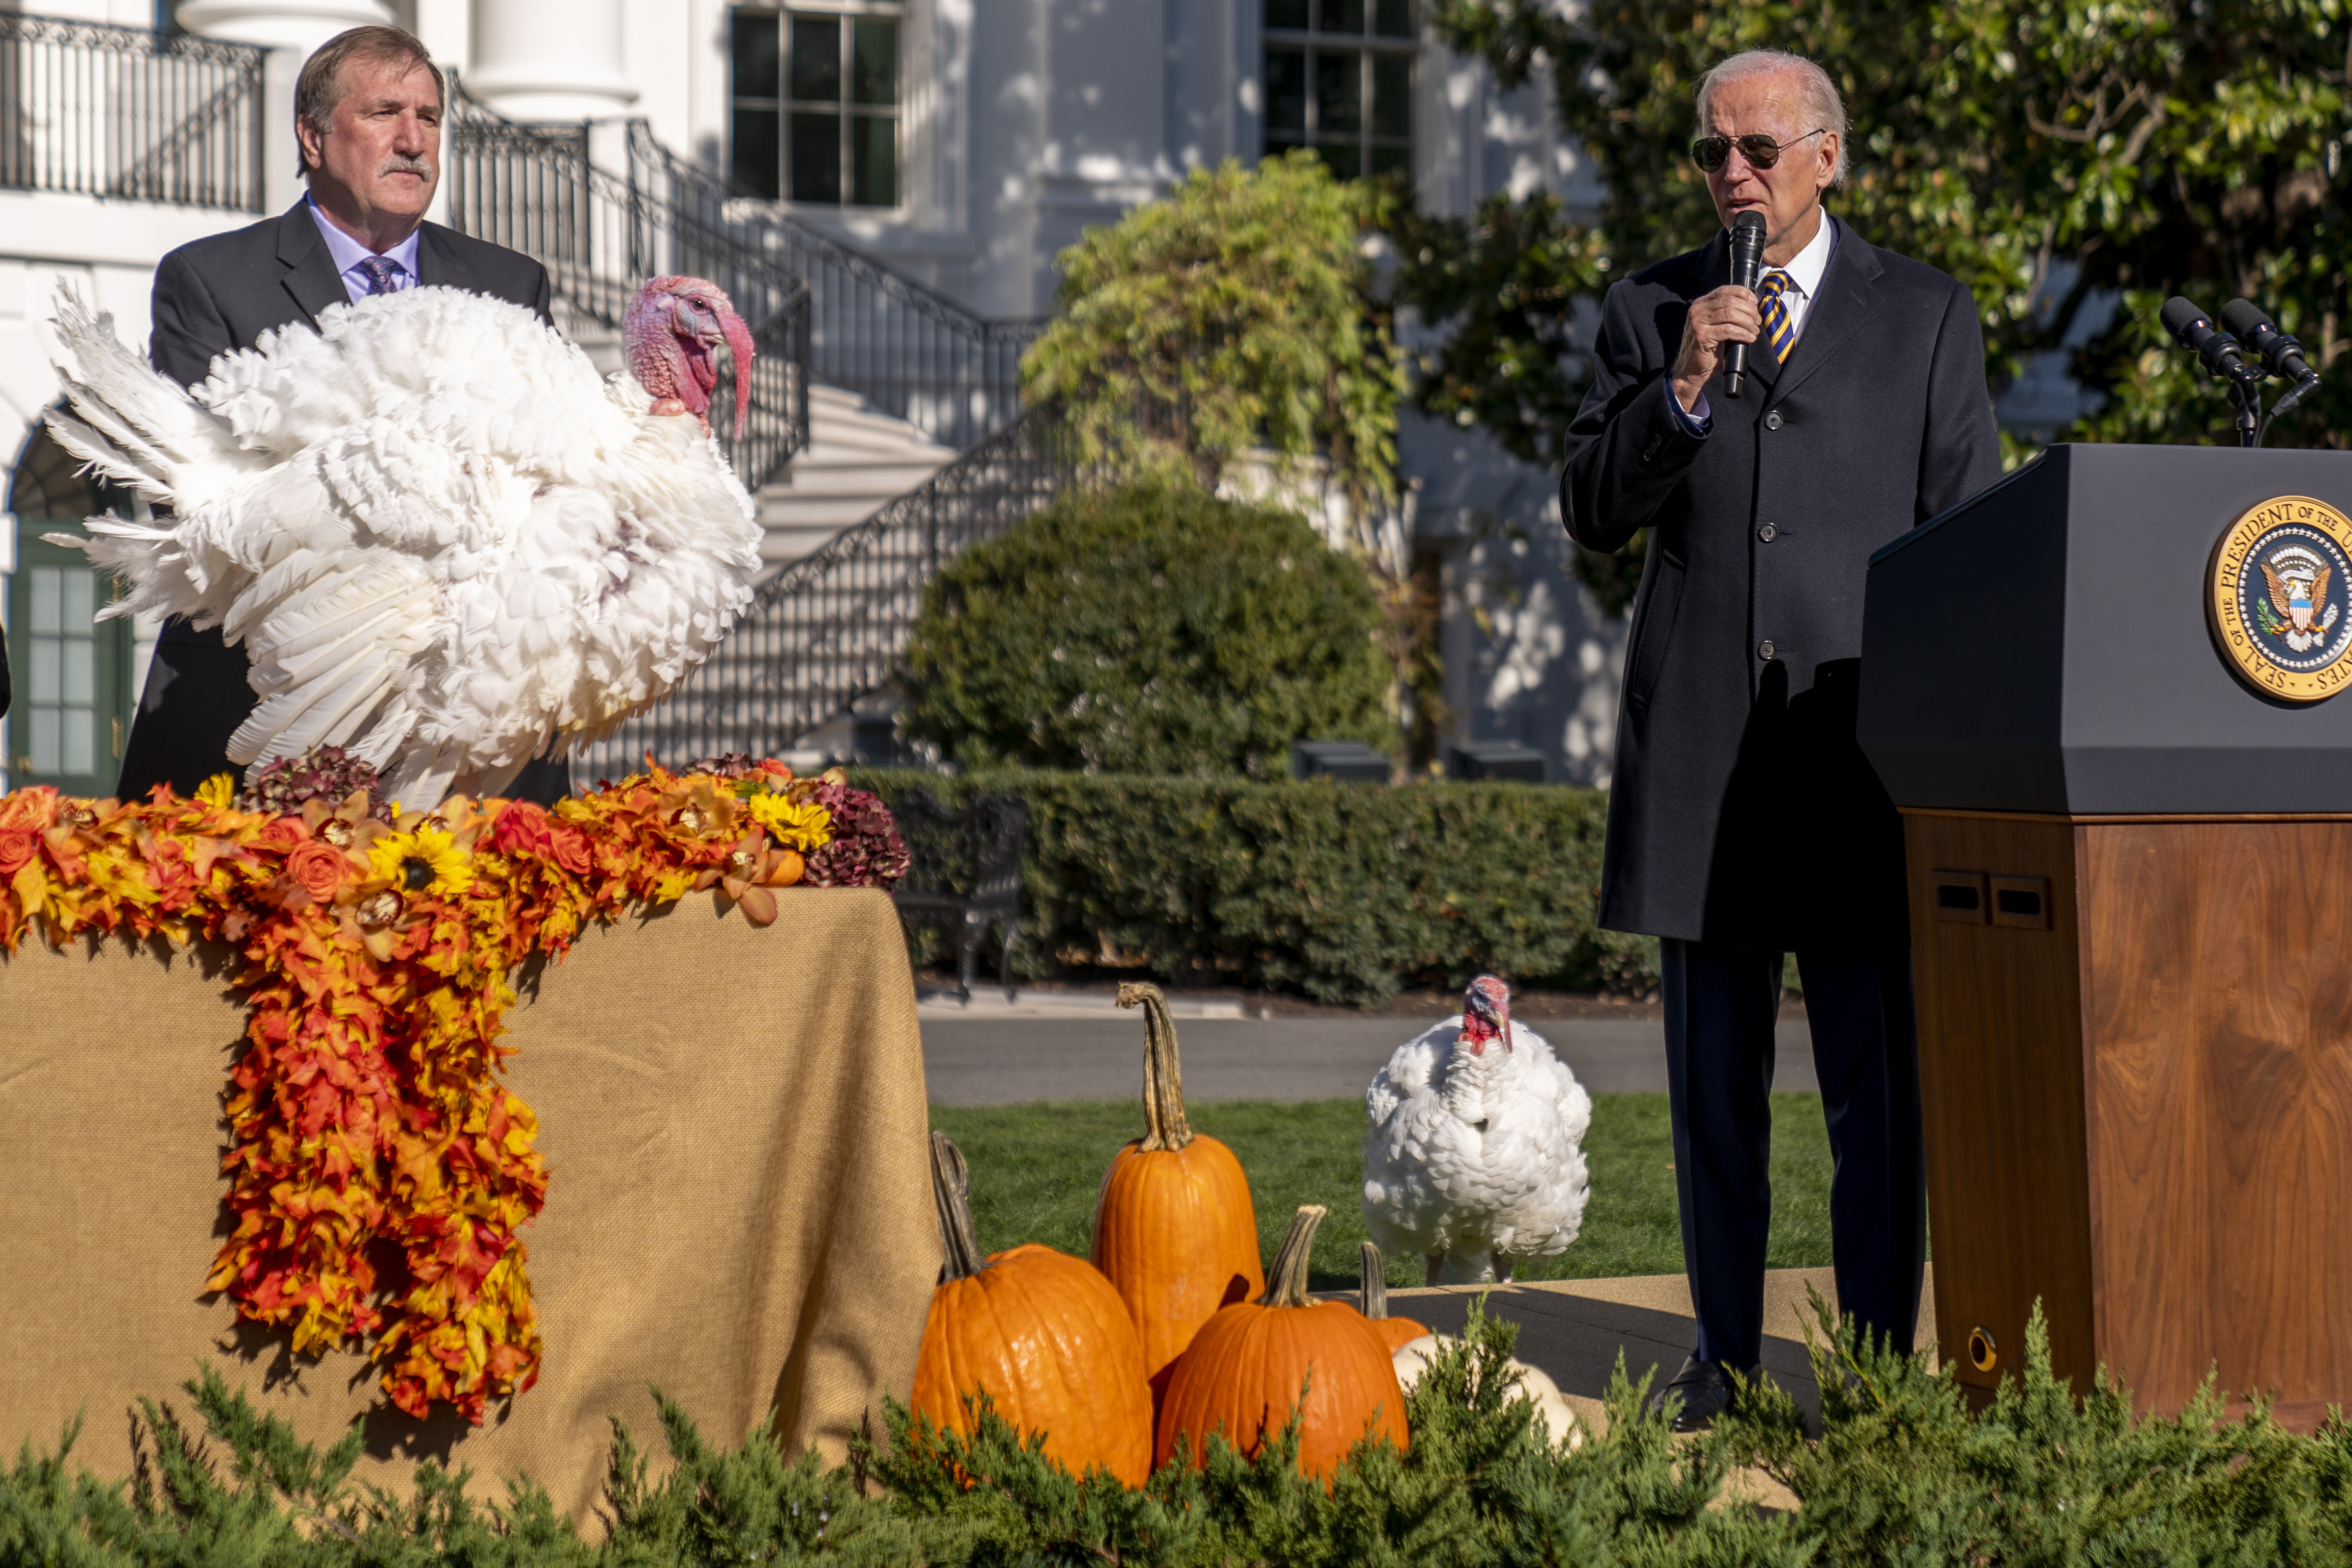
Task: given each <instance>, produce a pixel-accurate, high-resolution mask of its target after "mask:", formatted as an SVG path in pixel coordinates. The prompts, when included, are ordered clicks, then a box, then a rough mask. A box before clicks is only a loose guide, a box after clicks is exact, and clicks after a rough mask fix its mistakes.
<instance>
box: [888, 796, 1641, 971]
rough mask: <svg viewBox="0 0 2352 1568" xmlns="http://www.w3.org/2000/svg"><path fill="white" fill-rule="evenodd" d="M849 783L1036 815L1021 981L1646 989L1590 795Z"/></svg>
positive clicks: (1604, 810) (1604, 805)
mask: <svg viewBox="0 0 2352 1568" xmlns="http://www.w3.org/2000/svg"><path fill="white" fill-rule="evenodd" d="M854 776H855V777H856V781H857V783H858V784H860V785H861V786H862V787H864V788H866V789H871V790H873V791H875V792H876V793H877V794H878V795H881V796H882V798H883V799H884V800H886V801H887V802H889V803H891V804H892V805H897V804H898V802H900V801H902V800H904V799H905V798H906V795H907V792H908V791H909V790H915V789H925V790H929V791H930V792H932V794H933V795H936V796H938V797H939V798H940V799H941V800H942V801H943V802H944V803H945V804H947V805H962V804H963V803H964V802H966V801H968V800H970V799H971V797H972V796H973V795H982V794H992V793H1000V792H1001V793H1007V794H1017V795H1020V796H1021V797H1022V798H1023V799H1024V800H1025V801H1026V802H1027V803H1028V806H1029V836H1028V844H1027V859H1026V861H1025V863H1024V865H1023V867H1022V875H1021V881H1022V914H1023V924H1022V940H1021V945H1020V946H1019V947H1017V948H1015V949H1014V961H1015V963H1016V964H1018V965H1019V966H1020V967H1021V972H1022V973H1024V974H1028V975H1033V976H1034V975H1038V974H1042V973H1046V965H1047V964H1048V963H1061V964H1065V965H1071V966H1084V965H1087V964H1097V963H1098V964H1102V965H1104V966H1106V967H1128V966H1132V967H1143V968H1148V969H1149V970H1150V973H1154V974H1158V975H1160V976H1161V977H1163V978H1167V979H1171V980H1173V981H1176V982H1178V983H1182V982H1184V981H1188V980H1189V981H1192V982H1193V983H1195V984H1197V983H1199V982H1200V981H1201V980H1202V979H1203V978H1207V977H1212V976H1213V977H1215V978H1217V979H1218V980H1219V981H1221V982H1223V983H1227V984H1234V983H1238V984H1248V985H1260V986H1266V987H1269V988H1273V989H1277V990H1289V991H1300V992H1304V993H1305V994H1307V995H1309V996H1312V997H1314V998H1315V999H1316V1000H1317V1001H1319V1002H1350V1003H1360V1004H1364V1005H1370V1004H1373V1003H1379V1002H1384V1001H1386V1000H1387V999H1388V998H1389V997H1391V996H1393V995H1395V994H1396V992H1397V988H1398V987H1399V986H1400V985H1401V984H1425V985H1442V986H1444V987H1445V988H1447V989H1449V990H1458V989H1459V988H1460V987H1461V986H1463V985H1465V984H1468V983H1469V981H1470V980H1471V979H1472V977H1473V976H1475V975H1477V974H1481V973H1496V974H1500V975H1503V976H1505V977H1506V978H1508V979H1511V980H1513V981H1517V982H1519V983H1521V984H1546V985H1559V986H1562V987H1565V988H1567V989H1570V990H1577V991H1591V990H1596V989H1599V990H1608V991H1613V992H1619V993H1631V994H1636V995H1640V994H1647V993H1648V992H1650V991H1652V990H1653V989H1654V988H1655V987H1656V984H1657V977H1658V967H1657V965H1658V957H1657V953H1658V948H1657V942H1655V941H1654V939H1652V938H1650V937H1644V936H1628V935H1625V934H1623V933H1622V932H1618V931H1601V930H1600V929H1599V928H1598V927H1597V926H1596V925H1595V924H1594V923H1593V916H1594V910H1595V907H1596V900H1597V899H1598V897H1599V894H1600V889H1601V831H1602V828H1603V826H1605V825H1606V822H1607V818H1608V813H1609V803H1608V796H1606V795H1603V794H1601V792H1599V791H1597V790H1586V789H1570V788H1564V787H1563V788H1550V787H1542V786H1538V785H1533V784H1453V783H1448V784H1398V785H1395V786H1393V787H1390V788H1381V787H1379V786H1375V785H1358V784H1332V783H1330V782H1328V781H1327V780H1320V779H1318V780H1309V781H1305V782H1299V781H1293V780H1283V781H1280V782H1277V783H1271V784H1259V783H1255V782H1252V781H1249V780H1244V779H1235V778H1225V779H1165V778H1160V779H1154V778H1121V777H1113V776H1098V777H1096V776H1087V775H1084V774H1079V773H1015V772H1004V773H996V772H986V773H966V774H964V775H963V776H961V777H960V778H955V779H941V778H940V777H938V776H937V775H936V774H930V773H914V772H911V771H908V772H898V771H882V770H875V771H872V772H867V771H864V770H861V771H860V772H858V773H856V774H855V775H854ZM930 956H931V954H930V953H929V952H919V953H918V954H917V957H918V961H919V962H925V961H928V960H929V958H930Z"/></svg>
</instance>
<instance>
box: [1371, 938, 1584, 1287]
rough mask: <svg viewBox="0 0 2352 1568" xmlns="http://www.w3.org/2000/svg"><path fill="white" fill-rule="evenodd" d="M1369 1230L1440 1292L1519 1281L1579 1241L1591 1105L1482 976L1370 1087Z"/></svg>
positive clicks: (1492, 981)
mask: <svg viewBox="0 0 2352 1568" xmlns="http://www.w3.org/2000/svg"><path fill="white" fill-rule="evenodd" d="M1364 1110H1365V1112H1366V1114H1367V1115H1368V1116H1369V1118H1370V1122H1371V1126H1370V1131H1368V1132H1367V1133H1366V1134H1365V1137H1364V1226H1365V1228H1366V1229H1367V1230H1368V1231H1369V1232H1370V1234H1371V1237H1372V1239H1373V1240H1374V1241H1376V1242H1378V1243H1380V1244H1381V1247H1384V1248H1386V1249H1388V1250H1389V1251H1391V1252H1409V1253H1419V1254H1421V1255H1422V1256H1423V1257H1424V1258H1428V1259H1429V1268H1428V1276H1429V1279H1430V1282H1431V1283H1433V1284H1448V1285H1452V1284H1473V1283H1477V1282H1481V1281H1486V1280H1491V1279H1495V1278H1496V1275H1497V1274H1498V1273H1499V1274H1500V1275H1501V1276H1502V1277H1503V1278H1505V1279H1508V1278H1509V1277H1510V1269H1511V1265H1512V1262H1513V1260H1514V1259H1517V1258H1540V1257H1549V1256H1552V1255H1554V1254H1557V1253H1559V1252H1563V1251H1565V1250H1567V1247H1568V1245H1569V1243H1570V1242H1572V1241H1574V1240H1575V1239H1576V1235H1577V1229H1578V1226H1580V1224H1581V1222H1582V1220H1583V1217H1584V1205H1585V1199H1586V1197H1587V1196H1588V1195H1589V1194H1590V1191H1591V1184H1590V1182H1589V1181H1588V1179H1587V1177H1586V1173H1585V1168H1584V1151H1583V1148H1582V1144H1583V1141H1584V1134H1585V1132H1586V1131H1587V1130H1588V1129H1589V1128H1590V1127H1591V1124H1592V1099H1591V1096H1590V1095H1588V1094H1586V1093H1585V1092H1584V1087H1583V1085H1581V1084H1580V1083H1578V1082H1577V1081H1576V1075H1575V1074H1574V1073H1572V1072H1570V1071H1569V1069H1568V1066H1567V1064H1566V1063H1564V1062H1562V1061H1560V1060H1559V1058H1556V1057H1554V1056H1553V1055H1552V1049H1551V1047H1550V1045H1549V1044H1548V1043H1547V1042H1546V1041H1545V1040H1544V1038H1543V1037H1542V1036H1540V1035H1538V1034H1537V1033H1536V1032H1535V1031H1534V1030H1532V1029H1530V1028H1528V1027H1527V1026H1525V1025H1523V1024H1515V1023H1513V1022H1512V1021H1511V994H1510V989H1509V987H1507V986H1506V985H1505V984H1503V983H1502V982H1501V981H1500V980H1497V979H1496V978H1495V977H1494V976H1493V975H1491V974H1482V975H1480V976H1479V977H1478V978H1477V979H1475V980H1474V981H1472V982H1471V983H1470V986H1469V989H1468V990H1467V991H1465V993H1464V994H1463V998H1462V1011H1461V1013H1460V1014H1459V1015H1457V1016H1454V1017H1452V1018H1448V1019H1447V1020H1445V1021H1444V1023H1442V1024H1439V1025H1437V1026H1434V1027H1433V1028H1430V1029H1428V1030H1425V1031H1424V1032H1423V1033H1422V1034H1421V1035H1420V1036H1419V1037H1416V1038H1414V1039H1412V1040H1409V1041H1407V1042H1406V1043H1405V1044H1403V1045H1402V1046H1400V1047H1397V1051H1396V1055H1394V1056H1393V1057H1391V1058H1389V1065H1388V1066H1387V1067H1385V1068H1381V1073H1380V1076H1379V1077H1377V1078H1375V1079H1372V1083H1371V1087H1370V1089H1366V1090H1365V1091H1364Z"/></svg>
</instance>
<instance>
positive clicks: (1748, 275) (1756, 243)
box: [1731, 207, 1764, 289]
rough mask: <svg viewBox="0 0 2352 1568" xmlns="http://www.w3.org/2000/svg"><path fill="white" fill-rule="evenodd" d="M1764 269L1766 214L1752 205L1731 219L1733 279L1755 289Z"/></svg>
mask: <svg viewBox="0 0 2352 1568" xmlns="http://www.w3.org/2000/svg"><path fill="white" fill-rule="evenodd" d="M1763 269H1764V215H1763V214H1762V213H1759V212H1758V211H1756V210H1755V209H1754V208H1753V207H1750V208H1749V209H1748V210H1747V211H1746V212H1743V213H1739V214H1738V215H1737V216H1734V217H1733V218H1732V220H1731V280H1732V281H1733V282H1734V283H1737V284H1738V285H1739V286H1740V287H1741V288H1742V289H1753V288H1755V287H1756V279H1757V276H1758V274H1759V273H1761V272H1762V271H1763Z"/></svg>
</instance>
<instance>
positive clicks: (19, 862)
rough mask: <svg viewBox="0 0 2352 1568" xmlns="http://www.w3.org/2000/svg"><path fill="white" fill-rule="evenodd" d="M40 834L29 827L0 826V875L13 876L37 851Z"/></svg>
mask: <svg viewBox="0 0 2352 1568" xmlns="http://www.w3.org/2000/svg"><path fill="white" fill-rule="evenodd" d="M40 847H41V840H40V836H39V835H38V834H37V833H35V832H34V831H33V830H32V829H31V828H29V827H0V877H13V876H15V875H16V873H17V872H19V871H21V870H23V869H24V868H26V866H27V865H29V864H30V863H31V862H32V858H33V857H34V856H35V855H36V854H37V853H39V851H40Z"/></svg>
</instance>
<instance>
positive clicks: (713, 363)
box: [621, 278, 756, 441]
mask: <svg viewBox="0 0 2352 1568" xmlns="http://www.w3.org/2000/svg"><path fill="white" fill-rule="evenodd" d="M621 340H622V343H623V346H624V352H625V353H626V354H627V356H628V362H629V374H632V375H634V376H635V377H636V378H637V384H638V385H639V386H642V387H644V388H645V389H646V396H648V397H650V398H652V399H653V400H654V406H653V412H654V413H656V414H672V415H675V414H691V415H693V416H695V417H696V418H697V419H699V420H701V421H702V427H703V428H704V429H705V430H708V429H709V428H710V418H709V415H710V395H711V394H712V393H713V392H714V391H716V390H717V389H718V386H719V344H720V343H722V342H724V343H725V344H726V345H727V347H728V349H729V351H730V353H732V354H733V355H734V359H735V437H734V438H735V439H736V440H738V441H740V440H741V439H742V438H743V419H744V416H745V414H746V413H748V412H749V410H750V409H751V362H752V360H753V358H754V357H756V351H755V350H754V348H753V347H752V343H751V328H750V327H748V326H746V325H745V324H744V322H743V318H742V317H740V316H739V315H737V314H736V313H735V307H734V304H733V303H732V302H731V301H730V300H729V299H728V298H727V294H726V291H725V290H724V289H720V288H719V285H717V284H716V283H713V282H710V281H709V279H702V278H653V279H647V280H646V284H645V287H643V288H641V289H638V290H637V297H636V298H635V299H634V300H630V301H629V308H628V310H626V311H625V312H624V313H623V315H622V317H621Z"/></svg>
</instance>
